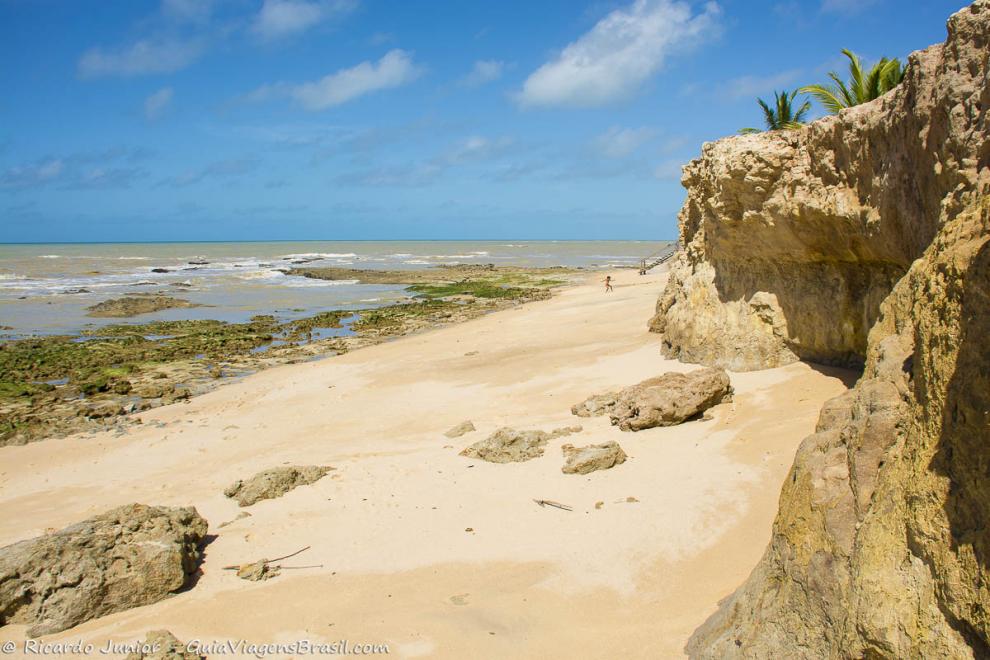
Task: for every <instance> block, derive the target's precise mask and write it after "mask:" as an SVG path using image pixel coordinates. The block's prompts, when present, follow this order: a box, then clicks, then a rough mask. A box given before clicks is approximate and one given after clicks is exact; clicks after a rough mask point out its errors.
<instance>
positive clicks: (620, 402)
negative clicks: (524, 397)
mask: <svg viewBox="0 0 990 660" xmlns="http://www.w3.org/2000/svg"><path fill="white" fill-rule="evenodd" d="M731 396H732V385H731V383H730V382H729V375H728V374H727V373H725V370H724V369H719V368H716V367H711V368H708V369H699V370H697V371H691V372H689V373H686V374H682V373H677V372H668V373H665V374H663V375H662V376H658V377H656V378H650V379H648V380H644V381H643V382H642V383H639V384H637V385H633V386H632V387H627V388H625V389H624V390H622V391H621V392H618V393H617V394H614V395H613V394H599V395H596V396H593V397H590V398H588V399H586V400H585V401H583V402H581V403H579V404H577V405H575V406H573V407H572V408H571V412H572V413H574V414H575V415H578V416H592V415H604V414H607V415H608V416H609V417H610V418H611V419H612V424H614V425H616V426H618V427H619V428H620V429H622V430H623V431H641V430H643V429H649V428H653V427H655V426H673V425H675V424H680V423H681V422H683V421H685V420H688V419H691V418H692V417H695V416H697V415H700V414H701V413H703V412H705V411H706V410H708V409H709V408H711V407H712V406H715V405H718V404H719V403H722V402H723V401H728V400H729V398H730V397H731Z"/></svg>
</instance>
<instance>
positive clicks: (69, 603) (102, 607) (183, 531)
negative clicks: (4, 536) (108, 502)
mask: <svg viewBox="0 0 990 660" xmlns="http://www.w3.org/2000/svg"><path fill="white" fill-rule="evenodd" d="M206 529H207V523H206V521H205V520H203V518H202V517H200V515H199V514H198V513H197V512H196V509H193V508H192V507H186V508H166V507H152V506H145V505H143V504H129V505H127V506H122V507H119V508H117V509H113V510H112V511H108V512H107V513H104V514H102V515H99V516H95V517H93V518H89V519H88V520H85V521H83V522H81V523H77V524H75V525H71V526H69V527H66V528H65V529H63V530H61V531H59V532H55V533H53V534H46V535H45V536H39V537H37V538H34V539H30V540H27V541H21V542H20V543H15V544H13V545H8V546H7V547H5V548H0V625H5V624H8V623H23V624H29V625H30V627H29V628H28V631H27V633H28V635H30V636H32V637H36V636H38V635H47V634H51V633H55V632H58V631H60V630H65V629H66V628H71V627H72V626H75V625H78V624H80V623H82V622H84V621H88V620H90V619H93V618H95V617H98V616H103V615H105V614H110V613H112V612H120V611H121V610H126V609H129V608H131V607H138V606H140V605H147V604H149V603H154V602H156V601H159V600H161V599H162V598H165V597H166V596H168V595H169V594H170V593H172V592H174V591H177V590H178V589H181V588H182V587H183V586H185V584H186V583H187V581H188V579H189V577H190V575H192V573H193V572H194V571H195V570H196V567H197V565H198V563H199V558H200V554H199V547H200V545H201V543H202V542H203V539H204V537H205V536H206Z"/></svg>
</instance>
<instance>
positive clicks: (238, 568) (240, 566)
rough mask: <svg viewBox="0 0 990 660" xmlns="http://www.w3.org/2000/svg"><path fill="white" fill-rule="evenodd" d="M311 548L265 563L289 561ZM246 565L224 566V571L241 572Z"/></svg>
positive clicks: (307, 547)
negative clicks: (290, 558)
mask: <svg viewBox="0 0 990 660" xmlns="http://www.w3.org/2000/svg"><path fill="white" fill-rule="evenodd" d="M311 547H313V546H310V545H307V546H306V547H305V548H302V549H301V550H296V551H295V552H293V553H292V554H291V555H285V556H284V557H276V558H275V559H265V560H263V561H264V562H265V563H266V564H272V563H274V562H277V561H282V560H283V559H288V558H289V557H295V556H296V555H299V554H302V553H304V552H306V551H307V550H309V549H310V548H311ZM246 565H247V564H235V565H233V566H224V567H223V570H225V571H239V570H241V568H242V567H243V566H246ZM307 568H308V567H307Z"/></svg>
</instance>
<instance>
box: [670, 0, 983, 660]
mask: <svg viewBox="0 0 990 660" xmlns="http://www.w3.org/2000/svg"><path fill="white" fill-rule="evenodd" d="M988 57H990V0H978V1H977V2H975V3H973V4H972V5H971V6H970V7H968V8H967V9H964V10H962V11H960V12H958V13H957V14H955V15H954V16H952V17H951V19H950V20H949V23H948V39H947V40H946V42H945V44H943V45H940V46H934V47H931V48H929V49H927V50H925V51H921V52H918V53H915V54H913V55H912V56H911V57H910V59H909V65H908V71H907V77H906V79H905V82H904V83H903V84H902V85H901V86H900V87H899V88H897V89H896V90H895V91H894V92H892V93H890V94H888V95H887V96H885V97H883V98H881V99H878V100H877V101H874V102H873V103H870V104H866V105H863V106H859V107H856V108H853V109H850V110H846V111H844V112H842V113H841V114H839V115H838V116H835V117H829V118H826V119H823V120H820V121H818V122H815V123H814V124H812V125H810V126H808V127H806V128H804V129H801V130H797V131H787V132H780V133H772V134H763V135H756V136H741V137H735V138H730V139H727V140H723V141H720V142H717V143H714V144H708V145H705V147H704V152H703V155H702V158H700V159H699V160H696V161H694V162H692V163H691V164H690V165H688V166H687V167H686V168H685V175H684V183H685V185H686V187H687V188H688V199H687V202H686V203H685V206H684V209H683V210H682V212H681V216H680V224H681V232H682V240H683V241H684V243H685V245H686V250H685V253H684V254H683V255H682V256H681V257H680V258H679V261H678V263H677V264H676V265H675V267H674V268H673V271H672V276H671V279H670V283H669V285H668V287H667V289H666V290H665V291H664V293H663V295H662V296H661V299H660V301H659V303H658V310H657V311H658V314H657V317H656V318H655V319H654V320H653V322H652V325H653V327H654V329H656V330H658V331H660V332H662V333H663V346H664V350H665V351H667V352H668V353H669V354H671V355H673V356H676V357H680V358H681V359H684V360H687V361H692V362H701V363H704V364H710V365H720V366H725V367H728V368H731V369H759V368H765V367H773V366H777V365H780V364H784V363H787V362H789V361H793V360H796V359H808V360H812V361H819V362H828V363H838V364H847V365H848V364H862V365H863V366H864V373H863V376H862V378H861V379H860V380H859V382H858V383H857V385H856V387H855V388H854V389H852V390H850V391H849V392H848V393H846V394H845V395H843V396H841V397H839V398H837V399H834V400H832V401H830V402H828V403H827V404H826V405H825V407H824V408H823V410H822V412H821V416H820V419H819V422H818V428H817V432H816V433H815V434H814V435H812V436H810V437H808V438H807V439H805V440H804V442H803V443H802V444H801V447H800V449H799V450H798V453H797V456H796V458H795V461H794V465H793V467H792V469H791V472H790V474H789V475H788V478H787V480H786V482H785V485H784V488H783V491H782V493H781V498H780V511H779V513H778V516H777V519H776V521H775V523H774V529H773V534H772V538H771V541H770V545H769V547H768V548H767V551H766V553H765V555H764V557H763V559H762V560H761V562H760V563H759V564H758V566H757V567H756V569H755V570H754V571H753V573H752V575H751V576H750V577H749V579H748V580H747V581H746V583H744V585H743V586H742V587H740V588H739V590H738V591H737V592H736V593H735V594H733V595H732V596H730V597H729V598H728V599H726V601H724V602H723V603H722V604H721V606H720V609H719V610H718V611H717V612H716V614H714V615H713V616H712V617H711V618H710V619H709V620H708V621H707V622H706V623H705V624H704V625H703V626H702V627H701V628H700V629H699V630H698V631H696V632H695V634H694V636H693V637H692V638H691V640H690V642H689V645H688V651H689V652H690V653H691V654H692V655H693V656H695V657H711V658H723V657H806V658H828V657H831V658H840V657H898V658H909V657H952V658H960V657H987V656H990V572H988V571H990V568H988V562H990V530H988V522H990V246H988V242H990V197H988V192H990V139H988V137H990V125H988V117H987V110H988V109H990V64H988Z"/></svg>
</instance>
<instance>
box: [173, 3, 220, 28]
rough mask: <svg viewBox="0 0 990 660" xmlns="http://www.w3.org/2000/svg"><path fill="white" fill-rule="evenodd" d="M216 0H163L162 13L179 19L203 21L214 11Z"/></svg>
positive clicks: (194, 21) (195, 21)
mask: <svg viewBox="0 0 990 660" xmlns="http://www.w3.org/2000/svg"><path fill="white" fill-rule="evenodd" d="M213 4H214V0H162V13H163V14H165V16H167V17H169V18H171V19H174V20H177V21H190V22H193V23H203V22H206V21H208V20H209V19H210V15H211V14H212V13H213Z"/></svg>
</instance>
